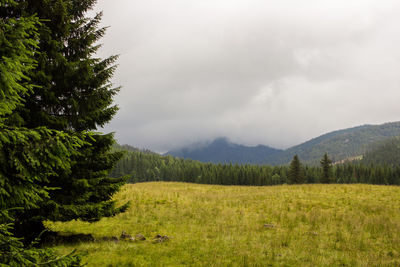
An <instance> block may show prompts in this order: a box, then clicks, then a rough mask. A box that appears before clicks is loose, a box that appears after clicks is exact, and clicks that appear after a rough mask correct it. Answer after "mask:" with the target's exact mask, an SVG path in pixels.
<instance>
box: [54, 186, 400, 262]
mask: <svg viewBox="0 0 400 267" xmlns="http://www.w3.org/2000/svg"><path fill="white" fill-rule="evenodd" d="M116 199H117V200H118V201H120V202H121V203H123V202H125V201H127V200H130V201H131V207H130V208H129V210H128V211H127V212H125V213H123V214H120V215H118V216H116V217H113V218H104V219H102V220H101V221H99V222H96V223H86V222H80V221H72V222H68V223H48V226H49V227H50V228H52V229H54V230H57V231H63V232H70V233H86V234H87V233H91V234H93V235H94V236H95V237H102V236H118V237H119V236H120V234H121V232H122V231H126V232H127V233H129V234H131V235H135V234H139V233H141V234H143V235H144V236H145V237H147V238H148V240H146V241H120V242H118V243H114V242H112V241H102V242H94V243H93V242H92V243H80V244H76V245H70V246H57V247H56V248H57V250H59V251H60V253H66V252H69V251H70V250H71V249H72V248H77V249H78V250H79V251H84V252H87V256H85V258H84V261H85V262H87V263H88V266H400V187H394V186H373V185H293V186H287V185H283V186H272V187H247V186H215V185H196V184H186V183H161V182H160V183H158V182H157V183H155V182H153V183H141V184H134V185H126V186H125V187H124V188H123V190H122V191H121V192H120V193H119V194H118V195H117V196H116ZM265 224H269V225H273V226H274V227H272V228H271V227H265V226H264V225H265ZM157 234H161V235H167V236H168V237H170V240H169V241H168V242H163V243H153V242H151V239H152V238H153V237H154V236H155V235H157Z"/></svg>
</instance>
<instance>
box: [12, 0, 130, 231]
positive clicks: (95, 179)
mask: <svg viewBox="0 0 400 267" xmlns="http://www.w3.org/2000/svg"><path fill="white" fill-rule="evenodd" d="M19 3H20V5H19V8H16V9H15V10H13V11H12V13H13V14H19V15H21V16H30V15H32V14H36V15H37V16H38V17H39V19H40V20H41V26H39V28H38V33H39V36H38V40H39V45H38V49H37V52H36V54H35V59H36V61H37V67H36V68H35V70H33V71H31V72H30V73H29V75H28V76H29V78H30V80H31V83H32V84H34V85H36V86H37V87H35V88H34V90H33V91H32V92H31V93H30V94H28V95H25V97H24V101H25V103H24V105H23V106H21V107H19V108H18V110H17V112H14V113H13V116H12V117H10V118H9V119H8V121H7V123H8V124H9V125H13V126H23V127H29V128H33V127H46V128H48V129H53V130H59V131H63V132H66V133H71V134H74V135H76V136H79V137H80V138H81V139H82V140H84V141H85V143H84V144H83V145H82V146H81V147H80V149H79V154H75V155H74V156H73V158H72V159H73V160H72V162H71V168H69V169H65V170H59V171H58V172H57V175H54V176H52V177H50V178H49V179H48V181H46V182H45V183H44V184H43V185H46V186H48V187H52V188H55V189H54V190H51V191H50V192H49V196H50V198H48V199H45V200H44V201H43V202H42V203H40V204H39V208H38V209H35V210H30V211H29V212H24V213H21V214H20V215H19V216H18V225H17V232H19V234H21V235H23V236H25V237H28V235H30V234H31V233H32V238H33V237H34V235H36V234H37V233H39V232H40V231H41V230H42V229H43V224H42V221H43V220H47V219H50V220H61V221H66V220H71V219H78V218H79V219H82V220H88V221H94V220H98V219H100V218H101V217H104V216H112V215H115V214H117V213H119V212H121V211H123V210H124V209H125V208H126V205H124V206H122V207H119V208H117V207H116V206H115V203H114V202H113V201H112V200H111V198H112V196H113V194H114V193H115V192H116V191H118V189H119V188H120V186H121V185H122V184H123V183H124V180H123V179H111V178H109V177H108V173H109V171H110V170H111V168H112V167H113V165H114V164H115V162H116V161H117V160H118V159H119V158H120V157H121V155H122V154H121V152H114V153H113V152H111V147H112V144H113V143H114V139H113V135H112V134H102V133H92V134H90V135H87V132H88V131H93V130H96V129H97V127H99V126H103V125H104V124H106V123H107V122H109V121H110V120H111V118H112V117H113V115H115V113H116V112H117V110H118V108H117V107H116V106H115V105H113V104H112V103H113V96H114V95H115V94H116V93H117V92H118V90H119V88H114V87H113V86H112V84H111V83H110V79H111V77H112V75H113V73H114V70H115V67H116V66H115V61H116V59H117V57H116V56H111V57H108V58H105V59H101V58H97V57H96V52H97V50H98V49H99V47H100V45H99V44H98V43H97V42H98V41H99V39H100V38H101V37H102V36H103V35H104V33H105V28H101V27H99V22H100V19H101V13H100V14H97V15H95V16H94V17H93V18H88V17H86V12H87V11H89V10H90V9H91V8H92V7H93V6H94V4H95V3H96V1H95V0H21V1H19ZM27 226H29V227H27Z"/></svg>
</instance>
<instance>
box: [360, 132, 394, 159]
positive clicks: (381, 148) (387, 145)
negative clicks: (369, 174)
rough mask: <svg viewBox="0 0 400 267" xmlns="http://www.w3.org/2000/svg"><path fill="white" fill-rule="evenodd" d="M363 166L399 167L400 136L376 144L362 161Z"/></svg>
mask: <svg viewBox="0 0 400 267" xmlns="http://www.w3.org/2000/svg"><path fill="white" fill-rule="evenodd" d="M362 162H363V163H365V164H374V165H389V166H399V165H400V136H396V137H393V138H389V139H386V140H385V141H382V142H378V143H376V144H375V145H373V146H372V147H371V149H370V150H368V151H367V152H366V153H365V155H364V157H363V160H362Z"/></svg>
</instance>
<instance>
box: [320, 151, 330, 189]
mask: <svg viewBox="0 0 400 267" xmlns="http://www.w3.org/2000/svg"><path fill="white" fill-rule="evenodd" d="M320 163H321V168H322V176H321V181H320V182H321V183H326V184H328V183H329V182H330V181H331V178H332V161H331V159H330V158H329V157H328V154H326V153H325V154H324V157H323V158H322V159H321V161H320Z"/></svg>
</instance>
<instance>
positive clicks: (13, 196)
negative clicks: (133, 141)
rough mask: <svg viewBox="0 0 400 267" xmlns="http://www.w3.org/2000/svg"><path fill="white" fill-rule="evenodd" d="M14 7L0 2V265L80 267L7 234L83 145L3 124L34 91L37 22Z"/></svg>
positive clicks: (74, 139) (61, 135) (71, 258)
mask: <svg viewBox="0 0 400 267" xmlns="http://www.w3.org/2000/svg"><path fill="white" fill-rule="evenodd" d="M17 4H18V3H17V2H14V1H10V0H0V58H1V59H2V60H1V61H0V265H1V266H80V261H81V259H80V256H77V255H73V254H74V253H71V254H69V255H64V256H61V257H57V256H56V255H55V254H54V252H53V251H52V250H50V249H38V248H33V247H25V246H24V245H23V243H22V242H21V241H22V240H21V239H19V238H16V237H14V236H13V233H12V232H14V230H15V229H14V228H13V220H14V219H13V215H16V214H18V213H24V212H25V211H29V210H30V209H32V208H36V207H37V206H38V203H39V202H41V201H43V200H45V199H47V198H48V193H49V190H51V188H47V187H45V186H42V184H46V183H48V181H49V178H50V177H51V176H55V175H57V172H58V171H69V170H70V168H71V157H72V155H74V154H75V153H77V148H78V147H79V146H80V145H82V144H83V141H81V140H80V139H79V138H77V137H76V136H73V135H70V134H66V133H63V132H59V131H54V130H48V129H46V128H44V127H39V128H33V129H28V128H23V127H13V126H9V125H6V124H5V122H6V121H7V120H8V118H9V116H10V115H11V114H12V112H13V111H14V110H15V108H17V107H21V101H22V97H23V96H24V95H26V94H27V93H28V92H30V91H31V90H32V89H33V88H34V86H33V85H32V84H30V81H29V78H28V76H27V72H29V71H31V70H32V69H33V68H34V67H35V61H34V59H33V55H34V53H35V49H36V47H37V46H36V44H37V43H36V40H37V35H36V26H37V25H38V20H37V19H36V18H35V17H34V16H28V17H15V16H13V12H12V11H13V10H14V9H15V8H16V7H17ZM7 13H8V14H10V15H7V16H6V15H4V14H7Z"/></svg>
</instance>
